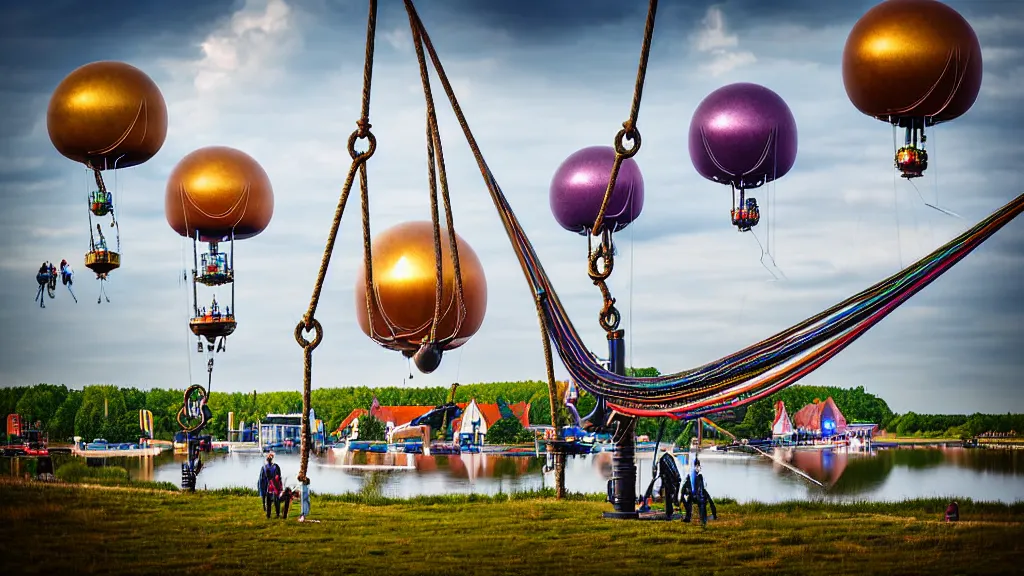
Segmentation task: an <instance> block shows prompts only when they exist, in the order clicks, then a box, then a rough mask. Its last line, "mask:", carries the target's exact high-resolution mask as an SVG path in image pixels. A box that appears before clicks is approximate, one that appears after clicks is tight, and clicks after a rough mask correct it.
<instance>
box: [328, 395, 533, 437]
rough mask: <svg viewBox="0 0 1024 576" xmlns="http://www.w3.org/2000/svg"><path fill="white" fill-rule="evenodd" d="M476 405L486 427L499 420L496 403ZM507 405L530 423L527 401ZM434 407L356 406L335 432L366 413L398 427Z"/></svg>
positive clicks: (457, 423) (455, 424)
mask: <svg viewBox="0 0 1024 576" xmlns="http://www.w3.org/2000/svg"><path fill="white" fill-rule="evenodd" d="M474 402H475V401H474ZM469 404H470V403H469V402H458V403H456V406H458V407H459V408H460V409H462V410H463V411H465V410H466V407H467V406H469ZM476 407H477V409H478V410H479V411H480V414H481V415H482V416H483V419H484V424H485V425H486V426H487V427H490V426H491V425H492V424H494V423H495V422H497V421H498V420H501V408H499V406H498V404H482V403H480V402H476ZM508 407H509V409H510V410H511V411H512V415H513V416H514V417H515V418H516V420H519V422H520V423H521V424H522V425H523V427H524V428H525V427H527V426H529V425H530V403H529V402H516V403H515V404H509V405H508ZM434 408H436V406H377V407H375V408H373V409H372V410H370V411H367V410H364V409H362V408H356V409H355V410H353V411H352V412H350V413H349V415H348V416H346V417H345V419H344V420H342V421H341V424H340V425H339V426H338V428H337V430H336V433H338V434H340V433H341V432H342V431H343V430H344V429H345V428H347V427H349V426H350V425H351V424H352V421H353V420H355V419H356V418H362V417H364V416H366V415H370V416H373V417H374V418H376V419H377V420H380V421H381V422H383V423H384V424H388V423H390V424H392V425H393V426H395V427H398V426H401V425H402V424H408V423H409V422H412V421H413V420H414V419H416V418H419V417H420V416H423V415H424V414H426V413H427V412H430V411H431V410H433V409H434ZM461 420H462V419H461V418H456V419H454V420H453V421H452V426H453V427H454V428H455V429H458V428H459V427H460V425H461Z"/></svg>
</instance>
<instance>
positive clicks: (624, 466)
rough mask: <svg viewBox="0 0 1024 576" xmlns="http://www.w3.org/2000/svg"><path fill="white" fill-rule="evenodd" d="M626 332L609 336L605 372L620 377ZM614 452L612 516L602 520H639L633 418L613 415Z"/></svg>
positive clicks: (624, 370) (624, 368)
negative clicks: (615, 424) (615, 425)
mask: <svg viewBox="0 0 1024 576" xmlns="http://www.w3.org/2000/svg"><path fill="white" fill-rule="evenodd" d="M624 336H625V331H624V330H616V331H614V332H612V333H610V334H609V335H608V369H609V370H610V371H612V372H614V373H616V374H618V375H620V376H625V374H626V341H625V339H624ZM614 421H615V422H616V423H617V424H618V427H617V429H616V432H615V436H616V437H615V452H614V454H613V455H612V479H611V484H612V491H611V497H612V507H613V508H614V510H613V511H612V512H605V513H604V517H605V518H615V519H620V520H629V519H635V518H638V517H639V514H638V513H637V511H636V460H635V454H636V433H635V432H636V418H634V417H632V416H623V415H621V414H616V415H615V417H614Z"/></svg>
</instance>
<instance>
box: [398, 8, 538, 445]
mask: <svg viewBox="0 0 1024 576" xmlns="http://www.w3.org/2000/svg"><path fill="white" fill-rule="evenodd" d="M404 2H405V9H406V12H408V14H409V18H410V20H411V21H412V22H413V23H414V24H415V27H416V31H417V35H418V36H419V37H420V39H421V42H422V46H423V47H424V48H426V51H427V54H428V55H429V56H430V60H431V63H432V64H433V67H434V71H435V72H436V73H437V76H438V79H439V80H440V82H441V86H442V87H443V88H444V92H445V95H446V96H447V97H448V101H449V103H450V104H451V106H452V111H453V112H454V113H455V117H456V119H457V120H458V122H459V126H460V127H461V128H462V131H463V133H464V134H465V136H466V140H467V142H468V143H469V146H470V149H471V150H472V152H473V157H474V159H475V160H476V162H477V165H478V166H479V168H480V172H481V175H483V177H484V181H485V183H486V184H487V188H488V191H489V192H490V193H491V196H492V198H493V199H494V200H495V201H498V196H497V195H496V193H495V190H494V188H493V182H491V181H490V179H489V178H488V170H487V164H486V162H485V161H484V158H483V155H482V154H481V152H480V147H479V145H478V144H477V142H476V138H475V137H474V136H473V133H472V132H471V131H470V129H469V125H468V124H467V122H466V117H465V115H464V114H463V112H462V107H461V106H460V105H459V102H458V99H457V98H456V97H455V92H454V90H453V89H452V86H451V82H450V80H449V79H448V75H447V74H446V73H445V71H444V66H443V65H442V64H441V62H440V59H439V58H438V56H437V51H436V50H435V49H434V45H433V42H431V40H430V35H429V33H428V32H427V30H426V28H425V27H424V25H423V21H422V20H421V19H420V17H419V14H418V13H417V12H416V7H415V6H414V5H413V3H412V0H404ZM498 216H499V217H500V218H501V221H502V224H503V225H504V227H505V231H506V233H507V234H508V235H509V238H510V239H512V240H513V241H514V238H515V234H516V231H515V226H514V224H513V223H512V221H511V219H510V216H509V214H508V213H506V212H505V211H503V210H499V211H498ZM516 258H517V259H518V260H519V264H520V266H521V267H522V269H523V273H524V274H526V275H527V278H529V277H530V270H529V264H528V263H527V261H526V259H525V256H524V254H522V253H521V252H520V251H516ZM546 298H547V294H546V293H545V292H543V291H536V292H535V294H534V301H535V303H536V308H537V319H538V321H539V323H540V327H541V335H542V339H543V347H544V352H545V353H544V362H545V371H546V373H547V379H548V392H549V394H548V398H549V402H550V403H551V407H552V410H551V423H552V425H553V426H554V427H555V428H557V426H558V423H557V412H556V410H555V408H556V406H557V402H556V400H555V395H556V390H557V388H556V385H555V377H554V373H555V372H554V363H553V359H552V355H551V343H550V337H549V334H548V327H547V321H546V319H545V316H544V300H545V299H546Z"/></svg>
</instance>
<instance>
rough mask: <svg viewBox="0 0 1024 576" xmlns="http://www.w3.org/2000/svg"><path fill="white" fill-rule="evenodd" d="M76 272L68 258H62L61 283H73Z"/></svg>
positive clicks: (66, 284)
mask: <svg viewBox="0 0 1024 576" xmlns="http://www.w3.org/2000/svg"><path fill="white" fill-rule="evenodd" d="M74 274H75V273H74V272H73V271H72V270H71V266H70V265H69V264H68V261H67V260H66V259H62V260H61V261H60V281H61V283H62V284H64V285H65V286H68V285H69V284H71V280H72V277H73V276H74Z"/></svg>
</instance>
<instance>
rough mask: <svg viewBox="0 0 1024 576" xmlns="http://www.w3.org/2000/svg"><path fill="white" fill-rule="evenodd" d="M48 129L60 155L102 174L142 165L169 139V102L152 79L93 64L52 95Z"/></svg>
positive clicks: (123, 67)
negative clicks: (104, 171) (165, 100)
mask: <svg viewBox="0 0 1024 576" xmlns="http://www.w3.org/2000/svg"><path fill="white" fill-rule="evenodd" d="M46 129H47V131H48V132H49V133H50V141H51V142H53V146H54V147H55V148H56V149H57V151H58V152H60V153H61V154H63V155H64V156H67V157H68V158H70V159H72V160H74V161H76V162H82V163H85V164H89V165H91V166H92V167H93V168H98V169H100V170H107V169H114V168H128V167H130V166H135V165H138V164H142V163H143V162H145V161H146V160H149V159H150V158H152V157H153V156H155V155H156V153H157V152H159V151H160V148H161V147H162V146H163V145H164V139H165V138H166V137H167V104H166V103H164V97H163V95H162V94H160V89H159V88H157V85H156V83H154V82H153V80H152V79H150V77H149V76H146V74H145V73H144V72H143V71H142V70H139V69H138V68H136V67H134V66H131V65H128V64H125V63H124V62H93V63H91V64H86V65H85V66H82V67H80V68H78V69H76V70H74V71H73V72H71V74H68V76H67V77H66V78H64V80H62V81H61V83H60V84H58V85H57V88H56V89H55V90H54V91H53V95H52V96H51V97H50V105H49V108H48V109H47V111H46Z"/></svg>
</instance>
